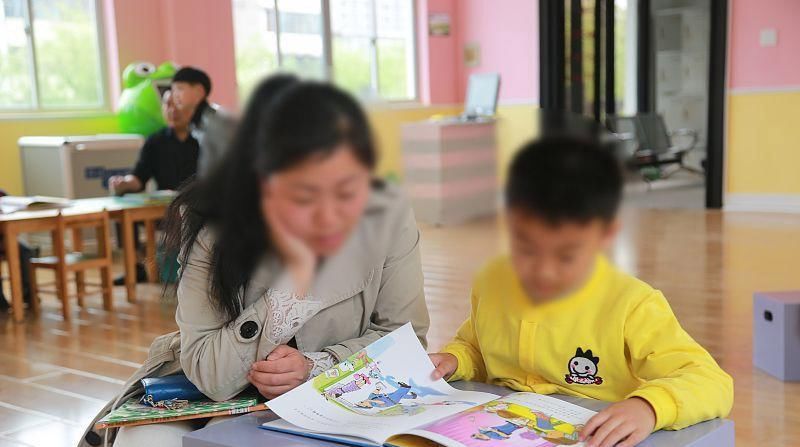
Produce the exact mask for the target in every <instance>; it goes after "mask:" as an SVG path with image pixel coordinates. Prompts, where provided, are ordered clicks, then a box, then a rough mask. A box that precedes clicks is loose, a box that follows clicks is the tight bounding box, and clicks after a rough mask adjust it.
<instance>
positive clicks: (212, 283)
mask: <svg viewBox="0 0 800 447" xmlns="http://www.w3.org/2000/svg"><path fill="white" fill-rule="evenodd" d="M343 143H344V144H347V145H348V146H349V147H350V148H351V150H352V151H353V153H354V155H355V156H356V158H357V159H358V160H359V161H360V162H362V163H363V164H364V165H365V166H367V167H369V168H370V169H372V168H373V167H374V166H375V163H376V153H375V148H374V145H373V140H372V135H371V132H370V128H369V123H368V120H367V117H366V115H365V113H364V111H363V110H362V109H361V107H360V106H359V104H358V103H357V102H356V100H355V99H353V98H352V97H351V96H350V95H348V94H347V93H345V92H343V91H342V90H340V89H338V88H336V87H334V86H332V85H330V84H325V83H318V82H310V81H300V80H298V79H297V78H295V77H293V76H290V75H277V76H273V77H271V78H268V79H266V80H264V81H262V83H261V84H260V85H259V86H258V87H257V88H256V90H255V91H254V92H253V94H252V95H251V97H250V100H249V102H248V105H247V108H246V109H245V113H244V115H243V117H242V120H241V122H240V124H239V128H238V130H237V132H236V135H235V136H234V138H233V141H232V143H231V145H230V147H229V148H228V151H227V153H226V155H225V157H224V158H223V160H221V162H220V165H219V166H217V168H216V169H214V170H213V171H212V172H211V173H210V175H209V176H208V177H206V178H202V179H198V180H196V181H194V182H193V183H190V184H188V185H186V186H185V187H184V188H183V189H182V191H181V192H180V193H179V194H178V196H177V197H176V198H175V200H174V201H173V202H172V204H171V205H170V207H169V208H168V210H167V215H166V219H165V221H166V222H165V227H164V228H165V233H166V234H165V241H164V244H165V248H166V250H167V252H168V253H172V254H173V255H176V256H178V259H179V261H180V262H181V265H186V263H187V261H188V258H189V254H190V252H191V248H192V246H193V245H194V244H195V242H196V239H197V235H198V234H199V233H200V231H201V230H202V229H203V228H204V227H206V226H209V227H210V228H213V230H214V233H213V234H214V236H215V238H214V244H213V246H212V247H210V250H211V267H210V271H209V284H208V293H209V299H210V300H211V301H212V302H214V304H215V307H216V308H217V309H218V311H219V313H220V315H221V318H224V319H225V320H226V321H232V320H234V319H236V317H238V316H239V314H240V313H241V310H242V304H243V295H242V293H243V291H244V288H245V287H246V286H247V283H248V282H249V280H250V276H251V275H252V274H253V270H254V268H255V266H256V264H257V263H258V261H259V260H260V259H261V258H262V257H263V256H264V255H265V254H268V253H270V252H271V251H272V250H273V246H272V243H271V242H270V240H269V238H268V236H267V234H268V229H267V224H266V222H265V221H264V218H263V216H262V214H261V206H260V200H261V197H260V188H259V184H260V183H259V182H260V180H261V179H263V178H265V177H269V176H270V175H271V174H273V173H275V172H280V171H282V170H285V169H288V168H290V167H292V166H295V165H297V164H298V163H300V162H302V161H304V160H306V159H308V157H310V156H312V155H319V154H325V153H330V152H331V151H332V150H334V148H336V147H339V146H340V145H341V144H343ZM180 280H181V279H180V278H178V281H180Z"/></svg>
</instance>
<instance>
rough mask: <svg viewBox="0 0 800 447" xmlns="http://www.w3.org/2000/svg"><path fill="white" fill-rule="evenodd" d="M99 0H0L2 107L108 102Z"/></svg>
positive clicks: (79, 107)
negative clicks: (105, 92)
mask: <svg viewBox="0 0 800 447" xmlns="http://www.w3.org/2000/svg"><path fill="white" fill-rule="evenodd" d="M97 12H98V10H97V4H96V2H95V0H0V111H12V110H13V111H20V110H22V111H25V110H29V111H38V110H48V111H51V110H87V109H98V108H101V107H102V106H103V105H104V104H105V95H104V89H103V86H104V79H103V75H102V69H101V59H100V41H99V34H100V33H99V32H98V23H97Z"/></svg>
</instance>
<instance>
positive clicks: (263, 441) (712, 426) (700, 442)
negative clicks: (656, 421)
mask: <svg viewBox="0 0 800 447" xmlns="http://www.w3.org/2000/svg"><path fill="white" fill-rule="evenodd" d="M451 385H453V386H454V387H456V388H458V389H461V390H468V391H484V392H489V393H494V394H499V395H505V394H508V393H510V392H512V391H511V390H509V389H507V388H502V387H499V386H495V385H487V384H484V383H475V382H454V383H452V384H451ZM553 397H557V398H559V399H562V400H565V401H567V402H571V403H573V404H576V405H580V406H582V407H585V408H589V409H590V410H595V411H599V410H601V409H603V408H604V407H606V406H607V405H608V403H607V402H602V401H598V400H591V399H582V398H579V397H571V396H562V395H554V396H553ZM276 418H277V416H275V414H274V413H272V412H270V411H259V412H255V413H250V414H246V415H243V416H239V417H235V418H233V419H231V420H229V421H225V422H221V423H218V424H215V425H212V426H210V427H206V428H203V429H200V430H197V431H194V432H192V433H189V434H186V435H184V436H183V447H234V446H245V445H254V446H256V445H263V446H271V445H280V446H287V447H321V446H326V447H327V446H330V447H334V446H338V447H341V445H342V444H336V443H332V442H326V441H318V440H314V439H309V438H304V437H301V436H294V435H289V434H284V433H277V432H272V431H267V430H263V429H261V428H259V426H260V425H261V424H263V423H264V422H268V421H271V420H274V419H276ZM733 445H734V426H733V421H731V420H729V419H714V420H711V421H707V422H702V423H700V424H697V425H693V426H691V427H689V428H685V429H683V430H679V431H658V432H655V433H653V434H652V435H650V436H649V437H648V438H647V439H646V440H645V441H644V442H642V443H640V444H639V446H641V447H726V446H733Z"/></svg>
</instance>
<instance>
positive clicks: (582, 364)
mask: <svg viewBox="0 0 800 447" xmlns="http://www.w3.org/2000/svg"><path fill="white" fill-rule="evenodd" d="M599 363H600V357H595V356H594V355H593V354H592V350H591V349H587V350H586V351H584V350H583V349H581V348H580V347H579V348H578V349H577V350H575V355H574V356H573V357H572V358H571V359H569V363H568V364H567V370H568V371H569V372H568V373H567V374H566V375H565V376H564V380H565V381H566V382H567V383H569V384H573V383H574V384H580V385H600V384H601V383H603V378H602V377H600V376H599V375H597V371H598V370H597V365H598V364H599Z"/></svg>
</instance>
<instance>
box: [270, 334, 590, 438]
mask: <svg viewBox="0 0 800 447" xmlns="http://www.w3.org/2000/svg"><path fill="white" fill-rule="evenodd" d="M433 369H434V367H433V364H432V363H431V361H430V359H429V358H428V355H427V354H426V353H425V350H424V349H423V347H422V345H421V344H420V343H419V340H418V339H417V337H416V336H415V335H414V331H413V329H412V328H411V325H410V324H406V325H405V326H403V327H401V328H400V329H397V330H396V331H394V332H392V333H391V334H389V335H387V336H385V337H383V338H381V339H380V340H378V341H376V342H374V343H372V344H371V345H369V346H367V347H366V348H365V349H363V350H361V351H359V352H357V353H356V354H354V355H353V356H351V357H350V358H348V359H347V360H345V361H344V362H342V363H340V364H339V365H337V366H335V367H333V368H331V369H329V370H328V371H325V373H324V374H321V375H319V376H317V377H315V378H314V379H312V380H310V381H308V382H306V383H305V384H304V385H301V386H300V387H298V388H296V389H294V390H292V391H291V392H289V393H286V394H284V395H283V396H281V397H278V398H276V399H273V400H271V401H270V402H269V403H268V405H269V408H270V409H271V410H272V411H274V412H275V413H276V414H277V415H278V416H280V417H281V419H277V420H275V421H272V422H267V423H266V424H264V425H263V428H265V429H268V430H274V431H280V432H285V433H292V434H296V435H300V436H307V437H311V438H318V439H325V440H332V441H337V442H344V443H347V444H351V445H358V446H376V445H378V446H380V445H390V446H433V445H443V446H447V447H464V446H466V447H472V446H481V447H494V446H498V447H499V446H504V447H515V446H523V445H524V446H532V447H550V446H556V445H582V443H580V442H578V433H579V431H580V429H581V428H582V426H583V424H585V423H586V421H588V420H589V418H591V417H592V415H594V414H595V412H593V411H591V410H587V409H585V408H581V407H579V406H577V405H573V404H570V403H568V402H564V401H562V400H559V399H555V398H552V397H548V396H542V395H539V394H534V393H514V394H510V395H508V396H505V397H500V396H497V395H494V394H490V393H481V392H475V391H461V390H457V389H455V388H453V387H451V386H450V385H448V384H447V382H445V381H444V380H441V379H440V380H431V373H432V372H433Z"/></svg>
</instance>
